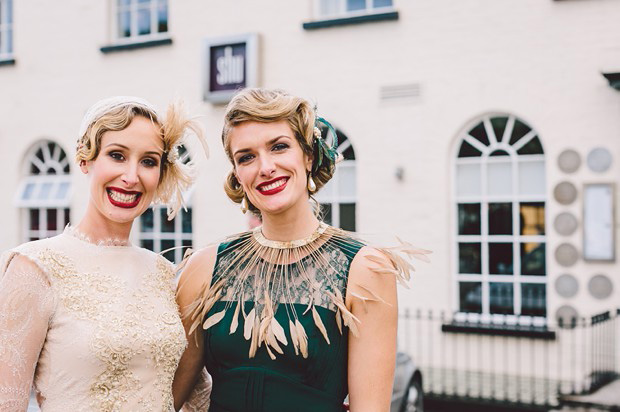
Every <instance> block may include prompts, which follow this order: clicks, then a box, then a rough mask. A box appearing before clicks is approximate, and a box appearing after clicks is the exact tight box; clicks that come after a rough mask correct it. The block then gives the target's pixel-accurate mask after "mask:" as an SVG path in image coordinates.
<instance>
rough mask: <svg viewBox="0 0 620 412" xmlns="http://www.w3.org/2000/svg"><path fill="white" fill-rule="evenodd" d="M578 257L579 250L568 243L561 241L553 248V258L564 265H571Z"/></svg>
mask: <svg viewBox="0 0 620 412" xmlns="http://www.w3.org/2000/svg"><path fill="white" fill-rule="evenodd" d="M577 259H579V252H578V251H577V248H575V246H573V245H571V244H570V243H562V244H561V245H560V246H558V247H557V249H556V250H555V260H556V261H557V262H558V263H559V264H560V265H562V266H564V267H569V266H573V265H574V264H575V263H577Z"/></svg>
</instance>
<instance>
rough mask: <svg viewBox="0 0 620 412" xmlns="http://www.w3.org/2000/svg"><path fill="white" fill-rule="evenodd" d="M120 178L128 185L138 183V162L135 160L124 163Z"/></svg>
mask: <svg viewBox="0 0 620 412" xmlns="http://www.w3.org/2000/svg"><path fill="white" fill-rule="evenodd" d="M121 180H122V181H123V183H125V184H126V185H127V186H128V187H133V186H135V185H136V184H137V183H138V180H139V179H138V164H137V163H135V162H128V163H126V166H125V170H124V172H123V175H122V176H121Z"/></svg>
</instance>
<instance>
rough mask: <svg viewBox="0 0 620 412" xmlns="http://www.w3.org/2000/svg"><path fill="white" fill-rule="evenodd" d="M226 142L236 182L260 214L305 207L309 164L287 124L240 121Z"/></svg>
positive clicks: (309, 160) (282, 122)
mask: <svg viewBox="0 0 620 412" xmlns="http://www.w3.org/2000/svg"><path fill="white" fill-rule="evenodd" d="M228 139H229V144H230V152H231V154H232V158H233V161H234V166H235V174H236V176H237V180H238V181H239V183H241V186H242V187H243V190H244V192H245V193H246V196H247V197H248V199H249V201H250V202H251V203H252V204H253V205H254V206H256V207H257V208H258V209H259V210H260V212H261V214H263V215H266V214H278V213H281V212H284V211H286V210H288V209H290V208H291V207H307V201H308V190H307V175H308V172H309V171H310V168H311V166H312V162H311V159H309V158H308V156H306V155H305V154H304V152H303V151H302V149H301V146H300V145H299V143H298V142H297V139H296V138H295V134H294V133H293V130H292V129H291V127H290V126H289V124H288V122H286V121H285V120H282V121H278V122H273V123H260V122H243V123H241V124H240V125H237V126H235V127H234V128H233V129H232V130H231V131H230V134H229V136H228Z"/></svg>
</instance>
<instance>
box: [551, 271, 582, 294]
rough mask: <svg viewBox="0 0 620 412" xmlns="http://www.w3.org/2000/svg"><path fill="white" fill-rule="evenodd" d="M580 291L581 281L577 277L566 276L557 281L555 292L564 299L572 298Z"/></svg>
mask: <svg viewBox="0 0 620 412" xmlns="http://www.w3.org/2000/svg"><path fill="white" fill-rule="evenodd" d="M578 290H579V281H578V280H577V278H576V277H574V276H573V275H569V274H564V275H562V276H560V277H558V278H557V279H556V280H555V291H556V292H557V293H558V295H560V296H562V297H563V298H572V297H573V296H575V295H576V294H577V291H578Z"/></svg>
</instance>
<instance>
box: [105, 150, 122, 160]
mask: <svg viewBox="0 0 620 412" xmlns="http://www.w3.org/2000/svg"><path fill="white" fill-rule="evenodd" d="M108 156H110V157H111V158H112V159H114V160H118V161H121V160H125V156H123V154H122V153H121V152H110V153H108Z"/></svg>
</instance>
